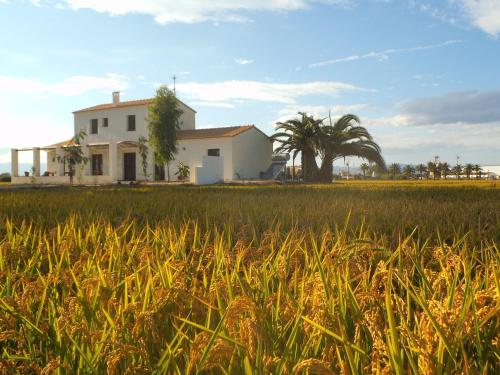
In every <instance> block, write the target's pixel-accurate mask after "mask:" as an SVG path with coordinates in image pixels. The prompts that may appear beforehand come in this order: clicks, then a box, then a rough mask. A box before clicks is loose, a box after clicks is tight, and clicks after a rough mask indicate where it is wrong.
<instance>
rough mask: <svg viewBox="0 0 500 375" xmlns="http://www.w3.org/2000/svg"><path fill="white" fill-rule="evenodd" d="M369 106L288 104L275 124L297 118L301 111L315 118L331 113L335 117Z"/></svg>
mask: <svg viewBox="0 0 500 375" xmlns="http://www.w3.org/2000/svg"><path fill="white" fill-rule="evenodd" d="M367 107H368V105H367V104H350V105H332V106H331V107H328V106H322V105H316V106H315V105H299V104H296V105H288V106H286V107H284V108H282V109H281V110H280V111H279V112H278V119H277V120H276V121H274V122H273V125H274V124H275V123H276V122H284V121H287V120H291V119H293V118H296V117H297V115H298V113H299V112H305V113H307V114H308V115H311V116H314V117H315V118H326V117H328V115H329V114H331V115H332V118H333V119H335V118H336V117H339V116H342V115H345V114H347V113H354V114H357V113H358V112H359V111H361V110H363V109H365V108H367Z"/></svg>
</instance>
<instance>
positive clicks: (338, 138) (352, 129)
mask: <svg viewBox="0 0 500 375" xmlns="http://www.w3.org/2000/svg"><path fill="white" fill-rule="evenodd" d="M359 123H360V120H359V118H358V117H357V116H355V115H350V114H349V115H344V116H342V117H341V118H340V119H338V120H337V121H336V122H335V123H332V118H331V116H330V124H329V125H326V126H323V127H322V128H321V132H320V133H319V138H318V150H319V154H320V155H321V156H322V159H323V160H322V163H321V168H320V170H319V179H320V181H322V182H331V181H332V178H333V162H334V161H335V160H337V159H340V158H344V159H345V158H346V157H349V156H357V157H359V158H361V159H365V160H368V161H370V162H373V163H375V164H377V165H378V166H380V167H381V168H383V169H385V161H384V158H383V157H382V153H381V149H380V146H379V145H378V144H377V143H375V142H374V141H373V138H372V136H371V134H370V133H369V132H368V130H366V128H364V127H362V126H359Z"/></svg>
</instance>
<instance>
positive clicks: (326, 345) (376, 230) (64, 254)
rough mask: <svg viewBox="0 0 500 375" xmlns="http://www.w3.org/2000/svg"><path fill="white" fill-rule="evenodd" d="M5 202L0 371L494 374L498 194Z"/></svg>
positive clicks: (216, 195) (209, 193) (428, 190)
mask: <svg viewBox="0 0 500 375" xmlns="http://www.w3.org/2000/svg"><path fill="white" fill-rule="evenodd" d="M497 184H498V183H495V182H494V181H477V182H476V181H408V182H404V181H403V182H401V181H398V182H396V181H395V182H391V181H389V182H372V181H366V182H365V181H344V182H339V183H335V184H332V185H317V186H302V185H294V186H279V185H275V186H220V187H194V186H175V187H134V188H58V189H30V190H17V191H8V190H0V374H1V373H7V374H9V373H38V372H42V371H43V373H45V374H50V373H60V374H72V373H82V374H102V373H110V374H123V373H130V374H132V373H134V374H135V373H158V374H163V373H169V374H195V373H203V374H211V373H213V374H247V375H248V374H364V373H381V374H384V373H387V374H389V373H396V374H418V373H425V374H448V373H463V374H478V373H480V374H493V373H498V372H499V371H500V367H499V365H498V364H499V363H500V329H499V328H500V326H499V316H500V303H499V294H500V291H499V290H500V289H499V288H500V267H499V261H500V253H499V245H498V244H499V243H500V188H499V187H500V185H499V186H498V187H497Z"/></svg>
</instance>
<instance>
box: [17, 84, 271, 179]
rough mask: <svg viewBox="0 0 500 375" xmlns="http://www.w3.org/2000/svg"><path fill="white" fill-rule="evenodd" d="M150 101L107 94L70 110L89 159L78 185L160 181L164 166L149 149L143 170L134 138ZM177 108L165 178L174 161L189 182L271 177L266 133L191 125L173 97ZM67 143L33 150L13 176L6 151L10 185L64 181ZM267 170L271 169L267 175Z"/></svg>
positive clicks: (143, 130) (187, 110)
mask: <svg viewBox="0 0 500 375" xmlns="http://www.w3.org/2000/svg"><path fill="white" fill-rule="evenodd" d="M152 103H153V99H145V100H134V101H120V93H119V92H115V93H113V101H112V103H109V104H101V105H96V106H94V107H90V108H85V109H81V110H78V111H75V112H74V113H73V114H74V132H75V134H78V133H79V132H80V131H82V130H83V131H85V133H86V134H87V136H86V137H85V139H84V140H83V141H82V146H81V147H82V149H83V152H84V153H85V154H86V156H87V157H88V159H89V162H88V163H87V164H86V165H84V166H81V167H80V168H79V170H78V171H77V173H76V176H75V177H74V182H75V183H79V184H109V183H116V182H118V181H135V180H149V181H151V180H163V179H165V174H166V173H167V168H165V169H163V168H159V167H157V166H155V165H154V153H153V151H152V150H151V149H150V150H149V156H148V161H147V172H146V174H144V172H143V167H142V157H141V155H140V154H139V142H138V140H139V138H140V137H141V136H142V137H145V138H147V137H148V129H147V115H148V106H149V105H151V104H152ZM178 105H179V108H180V109H181V110H182V115H181V118H180V128H181V130H180V131H179V132H178V153H177V155H176V160H175V161H173V162H172V163H170V178H171V179H176V176H175V172H176V170H177V165H178V163H180V162H182V163H184V164H185V165H188V166H189V168H190V180H191V182H193V183H196V184H205V183H214V182H217V181H231V180H242V179H245V180H255V179H261V178H263V177H266V176H267V178H272V177H273V175H274V171H275V170H276V165H274V164H276V163H273V160H272V159H273V145H272V141H271V140H270V139H269V137H268V136H267V135H266V134H264V133H263V132H262V131H260V130H259V129H258V128H257V127H255V126H254V125H244V126H235V127H223V128H211V129H196V111H195V110H194V109H192V108H191V107H189V106H188V105H186V104H185V103H183V102H181V101H180V100H178ZM70 142H71V141H66V142H61V143H57V144H54V145H50V146H45V147H35V148H33V149H32V150H33V174H32V175H29V176H19V171H18V153H19V152H20V151H24V150H18V149H13V150H12V182H13V183H14V184H30V183H35V184H65V183H69V173H68V170H67V168H66V166H65V165H64V163H60V162H58V161H57V160H58V158H57V156H59V157H60V158H59V160H61V157H62V156H64V153H65V148H67V147H68V145H69V144H70ZM41 150H42V151H45V152H46V153H47V170H46V171H41V170H40V165H41V164H40V151H41ZM269 171H273V172H272V173H271V174H272V175H269Z"/></svg>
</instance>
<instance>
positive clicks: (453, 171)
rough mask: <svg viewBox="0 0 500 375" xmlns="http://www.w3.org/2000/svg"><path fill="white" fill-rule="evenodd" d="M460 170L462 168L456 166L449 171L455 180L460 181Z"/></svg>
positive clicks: (458, 165)
mask: <svg viewBox="0 0 500 375" xmlns="http://www.w3.org/2000/svg"><path fill="white" fill-rule="evenodd" d="M462 170H463V167H462V166H461V165H460V164H457V165H455V166H454V167H453V168H452V169H451V173H453V174H454V175H455V176H456V178H457V180H460V176H461V175H462Z"/></svg>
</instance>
